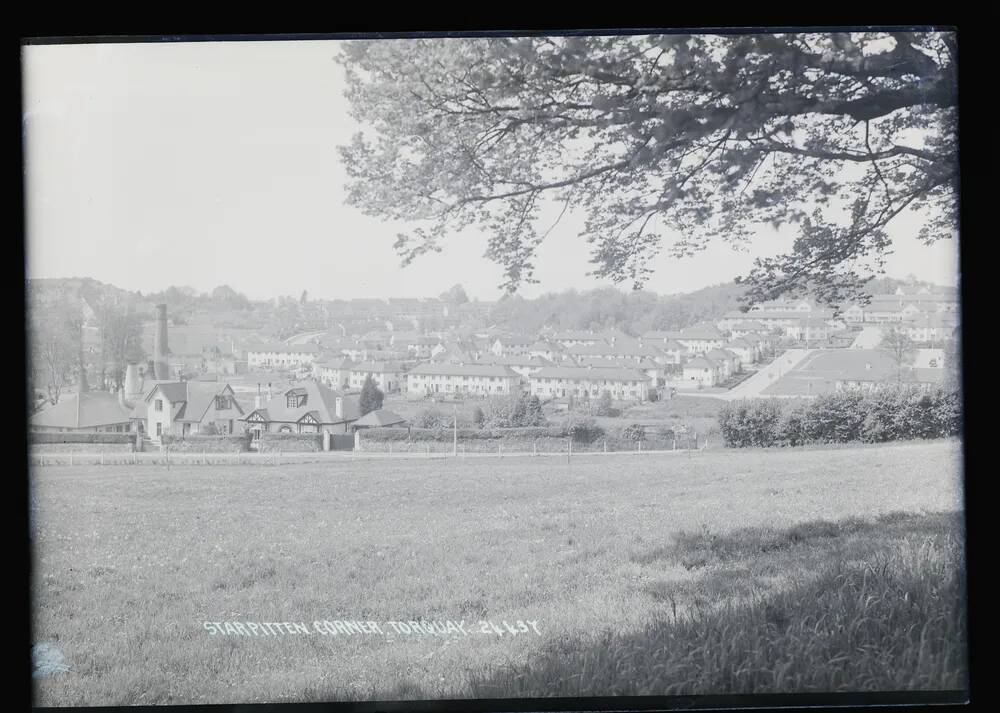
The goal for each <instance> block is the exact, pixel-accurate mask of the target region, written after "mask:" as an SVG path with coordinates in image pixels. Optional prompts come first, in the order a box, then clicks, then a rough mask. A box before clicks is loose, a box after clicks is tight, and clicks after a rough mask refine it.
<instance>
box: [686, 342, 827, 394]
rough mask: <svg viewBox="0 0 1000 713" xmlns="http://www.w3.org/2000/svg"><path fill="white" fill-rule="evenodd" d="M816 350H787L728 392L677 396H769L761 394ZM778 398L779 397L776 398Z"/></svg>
mask: <svg viewBox="0 0 1000 713" xmlns="http://www.w3.org/2000/svg"><path fill="white" fill-rule="evenodd" d="M818 351H820V350H818V349H787V350H786V351H785V352H784V353H783V354H782V355H781V356H779V357H778V358H777V359H775V360H774V361H772V362H771V363H770V364H767V365H766V366H763V367H761V368H760V369H759V370H758V371H757V373H756V374H754V375H753V376H751V377H750V378H748V379H747V380H746V381H743V382H740V383H739V384H737V385H736V386H734V387H733V388H732V389H730V390H729V391H715V392H712V391H681V390H679V389H678V391H677V395H678V396H680V395H684V396H703V397H705V398H714V399H721V400H723V401H734V400H736V399H749V398H753V397H755V396H761V395H763V396H765V397H767V396H770V394H761V392H762V391H763V390H764V389H766V388H767V387H768V386H770V385H771V384H773V383H774V382H776V381H777V380H778V379H780V378H781V377H782V376H783V375H785V374H787V373H788V372H789V371H791V370H792V369H794V368H795V367H797V366H799V365H800V364H802V363H803V362H804V361H806V359H808V358H810V357H812V356H813V355H814V354H815V353H816V352H818ZM777 398H780V397H777Z"/></svg>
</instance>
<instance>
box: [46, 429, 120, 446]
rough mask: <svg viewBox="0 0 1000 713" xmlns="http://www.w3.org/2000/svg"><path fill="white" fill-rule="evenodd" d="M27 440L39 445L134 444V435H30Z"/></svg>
mask: <svg viewBox="0 0 1000 713" xmlns="http://www.w3.org/2000/svg"><path fill="white" fill-rule="evenodd" d="M28 440H29V441H30V442H31V443H32V444H40V443H134V442H135V434H134V433H46V432H37V433H31V434H29V436H28Z"/></svg>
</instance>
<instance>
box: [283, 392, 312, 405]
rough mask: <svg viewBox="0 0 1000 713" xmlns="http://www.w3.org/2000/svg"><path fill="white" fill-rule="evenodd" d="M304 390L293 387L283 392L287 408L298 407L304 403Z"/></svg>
mask: <svg viewBox="0 0 1000 713" xmlns="http://www.w3.org/2000/svg"><path fill="white" fill-rule="evenodd" d="M306 396H307V394H306V392H305V391H301V390H298V389H295V390H293V391H289V392H288V393H287V394H285V405H286V406H287V407H288V408H299V407H301V406H305V405H306Z"/></svg>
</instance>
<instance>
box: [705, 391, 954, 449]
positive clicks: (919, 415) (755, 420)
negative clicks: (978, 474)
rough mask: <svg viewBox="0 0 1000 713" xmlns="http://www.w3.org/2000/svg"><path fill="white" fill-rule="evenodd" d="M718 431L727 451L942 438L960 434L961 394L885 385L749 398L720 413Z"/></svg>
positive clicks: (723, 409)
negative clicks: (810, 395)
mask: <svg viewBox="0 0 1000 713" xmlns="http://www.w3.org/2000/svg"><path fill="white" fill-rule="evenodd" d="M718 419H719V431H720V433H721V434H722V438H723V441H724V442H725V444H726V445H727V446H729V447H731V448H746V447H754V446H757V447H760V446H765V447H766V446H773V445H782V446H798V445H804V444H807V443H850V442H855V441H862V442H865V443H884V442H886V441H894V440H900V439H910V438H946V437H949V436H957V435H959V434H960V433H961V430H962V408H961V396H960V393H959V392H958V391H956V390H954V389H946V388H941V387H939V388H936V389H933V390H931V391H924V390H923V389H920V388H917V387H913V386H909V387H904V386H895V385H894V386H887V387H885V388H882V389H878V390H876V391H873V392H869V393H862V392H859V391H841V392H836V393H831V394H823V395H821V396H818V397H816V398H815V399H813V400H811V401H809V402H807V403H805V404H802V403H796V402H791V401H786V402H784V403H781V402H779V400H777V399H751V400H743V401H736V402H732V403H727V404H725V405H724V406H723V407H722V408H721V409H720V410H719V416H718Z"/></svg>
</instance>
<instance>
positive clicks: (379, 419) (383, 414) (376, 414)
mask: <svg viewBox="0 0 1000 713" xmlns="http://www.w3.org/2000/svg"><path fill="white" fill-rule="evenodd" d="M401 423H406V419H405V418H403V417H402V416H400V415H399V414H396V413H393V412H392V411H389V410H388V409H384V408H380V409H376V410H375V411H369V412H368V413H366V414H365V415H364V416H362V417H361V418H359V419H358V420H357V421H355V422H354V425H355V426H368V427H370V428H382V427H385V426H397V425H399V424H401Z"/></svg>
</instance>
